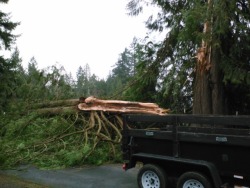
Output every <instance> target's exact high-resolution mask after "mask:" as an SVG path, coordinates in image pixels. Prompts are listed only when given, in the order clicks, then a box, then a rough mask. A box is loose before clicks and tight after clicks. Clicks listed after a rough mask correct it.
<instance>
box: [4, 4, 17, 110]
mask: <svg viewBox="0 0 250 188" xmlns="http://www.w3.org/2000/svg"><path fill="white" fill-rule="evenodd" d="M0 3H1V4H2V3H8V0H0ZM18 24H19V23H15V22H12V21H11V20H10V16H9V14H6V13H4V12H2V11H1V10H0V49H5V50H10V49H11V46H12V44H13V43H14V42H15V39H16V36H15V35H14V34H13V33H12V32H13V30H14V29H15V28H16V27H17V25H18ZM17 66H18V62H17V61H14V60H13V59H6V58H4V57H3V56H0V80H1V83H0V98H1V99H0V111H2V110H5V109H4V108H5V106H6V103H7V100H8V98H9V96H10V95H11V93H12V88H11V87H12V79H13V76H14V75H13V74H14V71H13V69H15V68H16V67H17Z"/></svg>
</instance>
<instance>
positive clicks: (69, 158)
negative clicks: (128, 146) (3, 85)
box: [0, 113, 120, 169]
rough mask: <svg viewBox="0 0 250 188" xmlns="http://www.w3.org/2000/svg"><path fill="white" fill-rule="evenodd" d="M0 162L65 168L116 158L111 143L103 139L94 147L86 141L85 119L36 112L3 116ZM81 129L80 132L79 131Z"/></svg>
mask: <svg viewBox="0 0 250 188" xmlns="http://www.w3.org/2000/svg"><path fill="white" fill-rule="evenodd" d="M0 118H1V124H0V133H1V135H0V145H1V147H0V166H1V167H2V168H9V167H12V166H15V165H18V164H20V163H21V164H23V163H31V164H34V165H36V166H38V167H40V168H46V169H47V168H64V167H67V166H75V165H81V164H95V165H100V164H103V163H105V162H109V161H114V160H115V161H117V160H119V159H120V154H119V153H118V154H117V156H113V153H112V152H111V151H110V148H109V147H108V143H105V142H103V143H100V145H98V146H97V147H96V148H95V150H94V151H92V148H93V147H94V146H93V145H92V144H94V143H92V142H89V143H88V144H84V137H83V133H81V132H79V127H81V126H83V124H84V123H86V120H84V121H81V120H80V119H78V116H75V115H67V116H62V115H61V116H53V117H42V116H38V115H37V114H35V113H32V114H29V115H26V116H22V117H20V118H11V116H8V114H6V115H4V116H1V117H0ZM80 133H81V134H80Z"/></svg>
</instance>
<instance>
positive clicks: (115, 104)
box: [78, 97, 169, 115]
mask: <svg viewBox="0 0 250 188" xmlns="http://www.w3.org/2000/svg"><path fill="white" fill-rule="evenodd" d="M78 108H79V110H84V111H104V112H113V113H142V114H159V115H163V114H167V113H168V112H169V109H162V108H160V107H159V106H158V105H157V104H155V103H142V102H131V101H122V100H100V99H97V98H95V97H88V98H86V99H85V102H82V103H80V104H79V105H78Z"/></svg>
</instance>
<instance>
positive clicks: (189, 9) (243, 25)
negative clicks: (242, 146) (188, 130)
mask: <svg viewBox="0 0 250 188" xmlns="http://www.w3.org/2000/svg"><path fill="white" fill-rule="evenodd" d="M143 3H144V4H143ZM145 4H150V3H148V2H146V1H143V0H140V1H138V0H131V1H130V2H129V3H128V8H129V9H130V10H131V14H132V15H137V14H138V13H140V11H141V10H142V9H143V6H145ZM151 4H153V5H157V6H158V7H159V8H160V10H161V11H160V12H159V13H158V15H157V18H154V17H153V16H151V17H150V18H149V20H148V22H147V27H148V28H149V29H152V30H158V31H162V30H168V31H169V32H168V34H167V35H166V38H165V40H164V41H163V42H162V47H161V48H160V49H159V51H158V53H157V57H158V58H156V60H155V61H154V64H155V67H156V68H158V70H160V73H162V75H163V76H166V77H168V79H172V80H173V81H169V80H168V81H166V82H162V84H163V85H162V87H163V88H164V87H165V88H169V86H170V85H171V84H172V85H173V86H176V84H177V85H179V86H178V87H179V89H181V90H183V89H185V88H190V87H193V90H192V91H193V113H195V114H225V113H234V112H235V111H238V110H241V112H240V113H244V114H246V113H250V106H249V101H250V99H249V94H250V82H249V77H250V73H249V70H250V63H249V58H250V56H249V54H250V43H249V42H250V41H249V40H250V35H249V32H250V24H249V22H250V5H249V1H247V0H225V1H216V0H205V1H200V0H188V1H186V0H178V1H175V0H169V1H166V0H151ZM164 72H165V73H164ZM171 72H172V73H174V74H172V75H171V74H170V73H171ZM169 75H171V76H172V78H171V77H169ZM181 77H183V78H185V77H186V78H187V79H186V81H181V80H183V78H181ZM178 80H180V82H177V83H173V82H176V81H178ZM236 89H237V90H238V92H237V94H236V93H234V91H235V90H236ZM166 91H167V90H166ZM169 91H171V90H169ZM187 93H190V92H184V93H183V94H187ZM239 93H240V95H241V96H239ZM188 95H189V94H188ZM241 99H244V100H245V101H243V100H241Z"/></svg>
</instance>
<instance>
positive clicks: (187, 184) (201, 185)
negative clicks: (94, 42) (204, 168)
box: [177, 172, 212, 188]
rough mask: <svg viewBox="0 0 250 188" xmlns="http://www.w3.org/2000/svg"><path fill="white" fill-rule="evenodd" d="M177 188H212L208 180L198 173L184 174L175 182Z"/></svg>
mask: <svg viewBox="0 0 250 188" xmlns="http://www.w3.org/2000/svg"><path fill="white" fill-rule="evenodd" d="M177 188H212V186H211V183H210V182H209V180H208V178H207V177H206V176H204V175H202V174H200V173H198V172H186V173H184V174H182V175H181V177H180V178H179V179H178V182H177Z"/></svg>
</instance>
